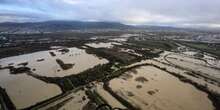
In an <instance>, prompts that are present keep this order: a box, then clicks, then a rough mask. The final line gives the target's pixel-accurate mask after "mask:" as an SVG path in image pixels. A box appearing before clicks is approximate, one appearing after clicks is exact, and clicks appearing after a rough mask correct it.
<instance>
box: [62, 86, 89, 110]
mask: <svg viewBox="0 0 220 110" xmlns="http://www.w3.org/2000/svg"><path fill="white" fill-rule="evenodd" d="M70 96H71V97H72V99H71V100H70V101H69V102H67V103H66V104H65V105H64V106H62V107H61V108H59V109H58V110H83V107H84V106H85V105H86V104H87V103H88V102H89V99H88V97H87V95H86V94H85V91H82V90H80V91H77V92H76V93H72V94H71V95H69V96H68V97H70Z"/></svg>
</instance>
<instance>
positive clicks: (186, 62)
mask: <svg viewBox="0 0 220 110" xmlns="http://www.w3.org/2000/svg"><path fill="white" fill-rule="evenodd" d="M165 59H166V60H167V61H168V62H169V63H171V64H174V65H177V66H180V67H183V68H186V69H190V70H193V71H197V72H201V73H205V74H208V75H210V76H213V77H215V78H218V79H219V78H220V70H219V69H215V68H212V67H213V65H210V64H209V63H207V62H206V61H205V60H199V59H195V58H193V57H188V56H184V55H181V54H169V55H168V56H167V57H166V58H165Z"/></svg>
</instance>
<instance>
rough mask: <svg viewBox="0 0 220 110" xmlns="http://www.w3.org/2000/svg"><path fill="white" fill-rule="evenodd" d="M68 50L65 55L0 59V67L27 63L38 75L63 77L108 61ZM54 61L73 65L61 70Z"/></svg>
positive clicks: (71, 49)
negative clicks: (57, 60)
mask: <svg viewBox="0 0 220 110" xmlns="http://www.w3.org/2000/svg"><path fill="white" fill-rule="evenodd" d="M68 49H69V52H67V53H62V52H60V51H58V50H49V51H41V52H35V53H31V54H25V55H20V56H15V57H8V58H4V59H0V65H2V67H5V66H8V64H10V63H13V65H12V66H15V67H17V64H19V63H23V62H28V65H27V67H29V68H31V69H32V70H33V72H34V73H36V74H38V75H41V76H47V77H64V76H68V75H72V74H78V73H80V72H82V71H85V70H87V69H89V68H93V67H94V66H96V65H99V64H105V63H108V60H106V59H99V58H98V57H96V56H94V55H91V54H87V53H86V52H85V50H82V49H78V48H68ZM49 52H53V53H54V54H55V56H52V55H51V54H50V53H49ZM42 59H43V60H42ZM56 59H60V60H62V61H63V62H64V63H65V64H73V67H72V68H70V69H68V70H62V68H61V67H60V65H59V64H57V62H56Z"/></svg>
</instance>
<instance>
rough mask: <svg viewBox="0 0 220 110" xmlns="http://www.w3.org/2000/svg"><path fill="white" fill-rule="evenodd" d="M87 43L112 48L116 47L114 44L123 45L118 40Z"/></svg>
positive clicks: (94, 46) (92, 45) (91, 45)
mask: <svg viewBox="0 0 220 110" xmlns="http://www.w3.org/2000/svg"><path fill="white" fill-rule="evenodd" d="M86 45H87V46H90V47H93V48H112V47H114V45H121V44H120V43H117V42H107V43H104V42H99V43H88V44H86Z"/></svg>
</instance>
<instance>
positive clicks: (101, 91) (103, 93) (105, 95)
mask: <svg viewBox="0 0 220 110" xmlns="http://www.w3.org/2000/svg"><path fill="white" fill-rule="evenodd" d="M95 90H96V91H97V93H98V94H99V95H101V96H102V97H103V98H104V99H105V100H106V101H107V102H108V104H109V105H111V107H113V108H121V109H125V108H126V107H124V106H123V105H122V104H121V103H120V102H119V101H118V100H117V99H115V98H114V97H113V96H112V95H111V94H109V93H108V92H107V91H105V90H104V88H103V83H98V84H96V88H95Z"/></svg>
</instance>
